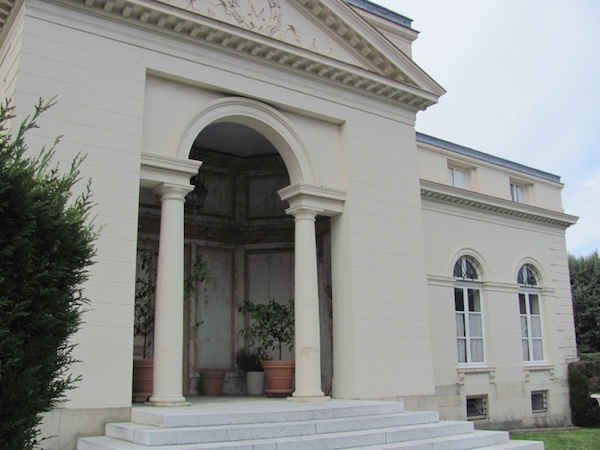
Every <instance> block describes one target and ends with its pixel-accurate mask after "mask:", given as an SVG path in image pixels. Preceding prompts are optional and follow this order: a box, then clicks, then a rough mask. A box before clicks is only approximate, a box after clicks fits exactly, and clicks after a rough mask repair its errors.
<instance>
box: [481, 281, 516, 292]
mask: <svg viewBox="0 0 600 450" xmlns="http://www.w3.org/2000/svg"><path fill="white" fill-rule="evenodd" d="M483 289H484V290H486V291H493V292H509V293H511V294H516V293H518V292H519V285H518V284H517V283H503V282H500V281H484V282H483Z"/></svg>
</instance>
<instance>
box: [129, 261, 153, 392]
mask: <svg viewBox="0 0 600 450" xmlns="http://www.w3.org/2000/svg"><path fill="white" fill-rule="evenodd" d="M155 260H156V257H155V254H154V253H152V252H150V251H148V250H145V249H141V250H138V252H137V276H136V279H135V307H134V322H133V330H134V336H135V337H137V338H140V339H141V341H142V357H141V358H134V359H133V400H134V401H142V402H145V401H146V400H147V399H148V397H150V396H151V395H152V387H153V384H154V360H153V359H152V358H148V355H149V353H150V346H151V345H152V341H151V339H152V335H153V332H154V295H155V293H156V283H155V281H156V277H155V275H156V274H155V272H156V270H155V267H156V264H155Z"/></svg>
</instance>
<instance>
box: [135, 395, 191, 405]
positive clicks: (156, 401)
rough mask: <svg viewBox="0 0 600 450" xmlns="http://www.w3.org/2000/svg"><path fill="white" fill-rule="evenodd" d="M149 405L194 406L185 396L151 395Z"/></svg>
mask: <svg viewBox="0 0 600 450" xmlns="http://www.w3.org/2000/svg"><path fill="white" fill-rule="evenodd" d="M146 404H147V405H149V406H192V404H191V403H190V402H186V401H185V397H150V398H149V399H148V402H147V403H146Z"/></svg>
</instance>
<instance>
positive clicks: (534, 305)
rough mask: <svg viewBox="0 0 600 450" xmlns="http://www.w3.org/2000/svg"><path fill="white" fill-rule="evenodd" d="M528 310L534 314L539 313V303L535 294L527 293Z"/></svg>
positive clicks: (537, 314)
mask: <svg viewBox="0 0 600 450" xmlns="http://www.w3.org/2000/svg"><path fill="white" fill-rule="evenodd" d="M529 312H530V313H531V314H535V315H536V316H539V315H540V303H539V301H538V296H537V295H536V294H529Z"/></svg>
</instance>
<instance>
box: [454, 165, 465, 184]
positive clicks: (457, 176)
mask: <svg viewBox="0 0 600 450" xmlns="http://www.w3.org/2000/svg"><path fill="white" fill-rule="evenodd" d="M454 186H455V187H458V188H463V189H466V187H467V171H466V170H463V169H457V168H454Z"/></svg>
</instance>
